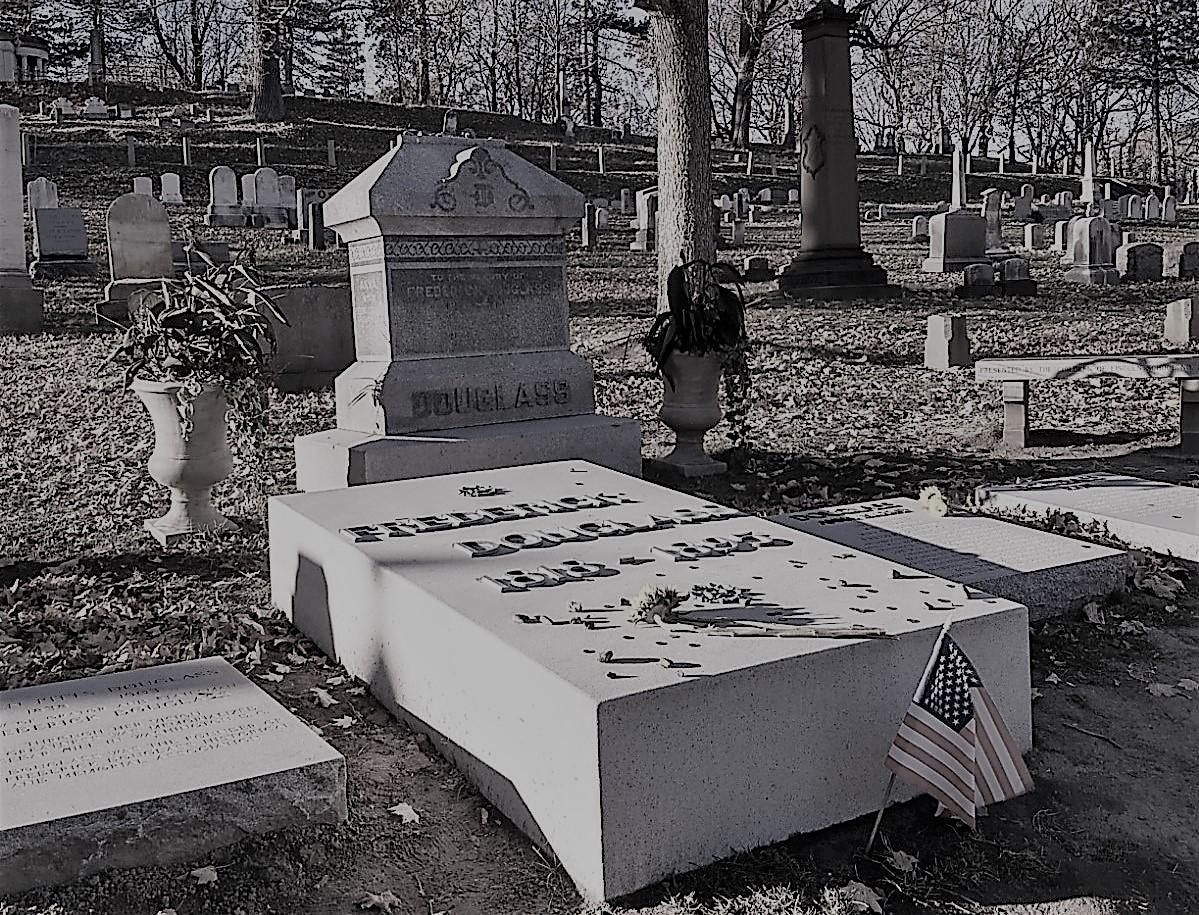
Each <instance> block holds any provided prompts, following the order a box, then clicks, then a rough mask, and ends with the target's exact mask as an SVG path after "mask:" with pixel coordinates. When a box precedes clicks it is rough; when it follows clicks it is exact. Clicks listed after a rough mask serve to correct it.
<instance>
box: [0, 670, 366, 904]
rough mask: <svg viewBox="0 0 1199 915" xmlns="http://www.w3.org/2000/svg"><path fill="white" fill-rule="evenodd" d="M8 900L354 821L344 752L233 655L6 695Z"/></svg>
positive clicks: (2, 822) (1, 852) (2, 842)
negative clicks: (243, 670)
mask: <svg viewBox="0 0 1199 915" xmlns="http://www.w3.org/2000/svg"><path fill="white" fill-rule="evenodd" d="M0 754H2V756H0V759H2V761H3V767H2V769H0V774H2V775H3V781H0V894H3V893H9V892H11V893H15V892H21V891H23V890H26V889H30V888H32V887H37V886H49V885H54V884H58V883H67V882H70V881H72V880H75V879H78V878H80V877H85V876H88V875H90V874H95V873H98V872H100V871H103V870H107V869H109V868H113V867H140V866H144V865H156V864H169V863H172V862H174V861H182V860H187V859H190V858H195V857H196V856H198V855H202V854H204V853H205V852H207V851H210V850H212V849H214V848H219V847H221V846H223V845H229V844H232V843H233V842H236V841H238V840H239V839H241V838H244V837H245V836H246V835H250V834H257V833H264V832H273V831H275V830H278V829H283V828H285V827H287V826H292V825H296V824H301V823H339V822H342V821H343V820H345V818H346V773H345V760H344V759H343V758H342V756H341V754H340V753H338V752H337V751H336V750H334V749H333V748H332V747H331V746H329V745H328V744H327V743H325V742H324V741H323V740H321V739H320V737H319V736H317V734H316V733H315V732H313V731H312V730H311V729H310V728H309V727H308V726H307V725H306V724H304V723H303V722H302V721H300V720H299V719H298V718H296V717H295V716H294V715H292V714H291V713H290V712H288V711H287V710H286V709H285V708H283V706H281V705H279V703H277V702H275V700H273V699H272V698H271V697H270V696H268V695H267V694H266V693H265V692H263V691H262V690H261V689H259V688H258V687H257V686H255V685H254V684H253V683H251V682H250V681H249V680H247V679H246V678H245V677H244V676H242V675H241V674H240V673H238V672H237V671H236V670H235V669H234V668H233V667H232V666H230V665H229V663H228V662H227V661H225V660H224V659H223V658H203V659H199V660H195V661H184V662H181V663H178V664H165V665H162V666H159V667H148V668H143V669H141V670H135V671H129V672H126V673H117V674H105V675H103V676H99V677H88V678H86V679H82V680H70V681H66V682H62V683H52V684H48V685H45V686H32V687H27V688H23V689H14V690H8V691H6V692H0Z"/></svg>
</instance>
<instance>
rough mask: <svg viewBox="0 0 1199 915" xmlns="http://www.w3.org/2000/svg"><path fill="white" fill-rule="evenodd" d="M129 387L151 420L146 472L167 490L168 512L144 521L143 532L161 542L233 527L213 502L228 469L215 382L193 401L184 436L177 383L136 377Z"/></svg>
mask: <svg viewBox="0 0 1199 915" xmlns="http://www.w3.org/2000/svg"><path fill="white" fill-rule="evenodd" d="M132 388H133V390H134V391H135V392H136V393H137V396H138V397H139V398H141V401H142V403H144V404H145V405H146V409H147V410H148V411H149V413H150V418H151V419H152V420H153V421H154V453H153V454H151V455H150V462H149V465H148V467H149V471H150V476H151V477H153V478H154V480H155V481H156V482H158V483H161V484H162V485H163V486H166V487H167V488H168V489H170V491H171V507H170V510H168V511H167V513H166V514H165V515H163V516H162V517H161V518H154V519H149V520H147V521H146V524H145V527H146V530H147V531H149V532H150V533H151V534H153V535H154V539H155V540H157V541H158V542H159V543H161V544H162V545H163V546H173V545H174V544H175V543H177V542H178V541H179V540H181V539H182V538H184V537H186V536H188V535H189V534H194V533H197V532H199V531H214V532H215V531H233V530H237V525H236V524H234V523H233V522H232V521H230V520H229V519H228V518H226V517H225V516H224V515H222V514H221V513H220V512H219V511H217V510H216V508H215V507H214V506H213V504H212V487H213V486H214V485H215V484H217V483H219V482H220V481H221V480H223V479H225V477H227V476H229V474H230V473H232V472H233V454H232V452H231V451H230V450H229V439H228V434H227V430H226V425H225V409H226V404H225V393H224V391H222V390H221V388H220V387H218V386H216V385H208V386H205V387H204V389H203V390H202V391H201V392H200V395H199V396H198V397H197V398H196V401H195V412H194V414H193V417H192V422H193V429H192V432H191V435H189V436H188V437H187V438H186V439H185V438H184V437H183V429H182V427H181V426H180V424H179V411H178V405H179V401H178V399H177V396H178V392H179V390H180V389H181V388H182V385H181V384H178V383H175V382H163V381H144V380H142V379H137V380H135V381H134V382H133V385H132Z"/></svg>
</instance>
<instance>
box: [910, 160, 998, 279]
mask: <svg viewBox="0 0 1199 915" xmlns="http://www.w3.org/2000/svg"><path fill="white" fill-rule="evenodd" d="M952 192H953V194H952V196H953V200H952V201H951V202H950V203H949V204H948V208H947V209H946V210H945V211H944V212H938V213H935V214H934V215H933V216H932V218H931V219H929V221H928V233H929V241H928V257H926V258H925V259H924V261H923V263H922V264H921V270H923V271H924V272H925V273H957V272H958V271H960V270H965V269H966V268H967V267H969V266H970V265H972V264H988V263H989V259H988V257H987V221H986V220H985V219H984V218H983V217H982V216H976V215H974V214H973V213H971V212H970V211H968V210H967V209H966V208H965V202H966V179H965V175H964V174H963V172H962V156H961V152H960V151H956V150H955V151H954V154H953V186H952Z"/></svg>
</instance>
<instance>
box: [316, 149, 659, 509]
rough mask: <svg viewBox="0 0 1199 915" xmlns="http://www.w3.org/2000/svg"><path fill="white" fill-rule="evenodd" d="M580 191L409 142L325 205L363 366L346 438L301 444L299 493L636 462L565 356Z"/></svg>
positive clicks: (584, 369) (499, 157)
mask: <svg viewBox="0 0 1199 915" xmlns="http://www.w3.org/2000/svg"><path fill="white" fill-rule="evenodd" d="M582 211H583V201H582V197H581V195H579V194H578V192H576V191H574V190H572V189H571V188H569V187H568V186H567V185H565V184H563V183H562V182H560V181H558V180H557V179H555V178H553V177H552V176H550V175H548V174H546V173H545V172H542V171H540V170H539V169H537V168H536V167H535V166H533V165H531V164H530V163H528V162H526V161H525V160H523V159H521V158H520V157H518V156H516V155H515V154H513V153H512V152H510V151H509V150H508V149H506V148H505V147H504V146H503V144H501V143H496V142H491V141H487V142H482V143H480V142H477V141H473V140H470V139H466V138H460V137H440V136H435V137H421V136H417V137H412V136H408V135H405V136H404V137H402V139H401V142H400V144H399V145H398V146H396V147H395V148H393V149H392V150H390V151H389V152H388V153H386V154H385V155H384V156H382V157H381V158H380V159H379V160H377V161H376V162H375V163H374V164H373V165H371V166H369V167H368V168H367V169H366V171H364V172H363V173H362V174H361V175H359V176H358V177H357V178H355V179H354V180H353V181H351V182H350V183H349V184H348V185H347V186H346V187H344V188H342V189H341V190H340V191H338V192H337V193H336V194H335V195H333V196H332V197H331V198H330V199H329V200H328V201H327V202H326V203H325V207H324V212H325V221H326V225H327V226H328V227H330V228H333V229H335V230H336V232H337V233H338V235H339V236H340V237H341V238H342V239H343V240H345V241H346V242H347V243H348V245H349V262H350V290H351V295H352V298H353V311H354V341H355V351H356V358H357V361H356V362H355V363H354V364H353V365H351V366H350V367H349V368H348V369H347V370H346V371H345V372H343V373H342V374H341V375H340V376H339V377H338V379H337V382H336V390H337V429H336V430H334V431H332V432H327V433H317V434H315V435H308V436H302V437H300V438H298V439H297V440H296V464H297V480H298V483H299V486H300V488H301V489H309V490H314V489H332V488H339V487H345V486H352V485H358V484H361V483H375V482H381V481H385V480H399V479H409V478H413V477H422V476H428V475H432V474H437V473H446V472H452V471H467V470H475V469H481V468H493V467H501V466H507V465H511V464H528V463H535V462H539V461H547V460H560V459H564V458H583V459H589V460H593V461H596V462H598V463H601V464H604V465H606V466H610V467H614V468H619V469H621V470H625V471H627V472H633V473H635V472H637V471H638V469H639V467H640V456H641V430H640V424H639V423H638V422H636V421H634V420H627V419H610V418H608V417H600V416H596V415H595V399H594V395H593V391H592V385H593V377H592V370H591V366H590V364H589V363H588V362H587V361H586V360H584V359H582V358H580V357H578V356H576V355H574V354H573V353H572V352H571V351H570V335H569V326H568V310H567V302H566V263H565V252H566V244H565V233H566V232H567V231H568V230H569V229H570V228H571V227H572V226H573V224H574V223H575V221H576V220H577V219H578V218H579V216H580V215H582Z"/></svg>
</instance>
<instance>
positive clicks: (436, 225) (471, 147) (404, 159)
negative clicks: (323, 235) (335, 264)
mask: <svg viewBox="0 0 1199 915" xmlns="http://www.w3.org/2000/svg"><path fill="white" fill-rule="evenodd" d="M582 215H583V195H582V194H580V193H579V192H578V191H576V190H575V189H574V188H572V187H570V186H569V185H566V184H564V183H563V182H561V181H559V180H558V179H557V178H555V177H554V176H553V175H550V174H548V173H547V172H544V171H542V170H541V169H539V168H537V166H535V165H533V164H532V163H530V162H528V161H526V160H525V159H522V158H521V157H520V156H518V155H517V154H516V153H514V152H512V151H511V150H510V149H508V148H507V147H506V146H505V145H504V144H503V143H501V142H497V141H494V140H471V139H468V138H466V137H452V136H419V135H415V134H403V135H401V137H400V143H399V145H398V146H396V147H394V148H393V149H391V150H389V151H388V152H387V153H386V154H384V155H383V156H381V157H380V158H379V159H377V160H375V162H373V163H372V164H371V165H369V166H368V167H367V168H366V170H365V171H363V172H362V173H361V174H360V175H358V176H357V177H356V178H354V179H353V180H352V181H351V182H350V183H349V184H347V185H346V186H345V187H343V188H342V189H341V190H340V191H338V192H337V193H336V194H334V195H333V196H332V197H331V198H329V200H328V201H327V202H326V203H325V225H326V226H328V227H329V228H331V229H335V230H336V231H337V234H338V235H340V236H341V237H342V239H343V240H345V241H357V240H360V239H365V238H376V237H378V236H380V235H423V236H428V235H454V236H464V235H557V234H561V233H563V232H565V231H566V230H567V229H568V228H569V227H570V226H572V225H573V224H574V223H575V222H577V221H578V219H579V218H580V217H581V216H582Z"/></svg>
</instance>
